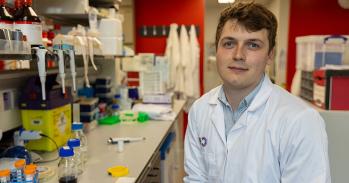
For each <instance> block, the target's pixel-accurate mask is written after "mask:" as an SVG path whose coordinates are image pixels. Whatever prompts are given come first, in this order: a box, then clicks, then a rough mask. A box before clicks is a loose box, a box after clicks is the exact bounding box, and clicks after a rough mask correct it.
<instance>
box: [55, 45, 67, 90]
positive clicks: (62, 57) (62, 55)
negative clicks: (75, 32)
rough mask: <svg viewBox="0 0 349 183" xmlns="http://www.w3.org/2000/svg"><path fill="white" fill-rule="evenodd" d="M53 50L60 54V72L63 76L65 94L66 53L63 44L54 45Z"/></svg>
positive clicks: (62, 85)
mask: <svg viewBox="0 0 349 183" xmlns="http://www.w3.org/2000/svg"><path fill="white" fill-rule="evenodd" d="M53 51H54V53H55V54H57V56H58V73H59V77H60V78H61V87H62V93H63V94H65V72H64V69H65V65H64V64H65V53H64V50H63V49H62V45H54V46H53Z"/></svg>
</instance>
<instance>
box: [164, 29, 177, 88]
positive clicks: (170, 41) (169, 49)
mask: <svg viewBox="0 0 349 183" xmlns="http://www.w3.org/2000/svg"><path fill="white" fill-rule="evenodd" d="M177 29H178V25H177V24H171V25H170V32H169V35H168V38H167V43H166V50H165V56H166V57H167V58H168V60H169V62H168V63H169V68H170V75H169V82H168V84H167V87H166V88H167V89H171V88H175V86H176V83H177V82H176V81H177V68H178V65H179V64H180V50H179V38H178V32H177Z"/></svg>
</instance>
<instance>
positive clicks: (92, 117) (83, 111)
mask: <svg viewBox="0 0 349 183" xmlns="http://www.w3.org/2000/svg"><path fill="white" fill-rule="evenodd" d="M98 112H99V111H98V98H82V99H81V100H80V121H81V122H83V123H85V124H86V125H87V124H92V123H96V120H97V118H98ZM86 125H85V126H86ZM87 126H88V125H87Z"/></svg>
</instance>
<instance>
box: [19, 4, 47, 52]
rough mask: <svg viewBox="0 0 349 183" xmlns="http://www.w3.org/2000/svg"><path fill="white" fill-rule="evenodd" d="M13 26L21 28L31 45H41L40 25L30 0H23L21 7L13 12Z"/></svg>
mask: <svg viewBox="0 0 349 183" xmlns="http://www.w3.org/2000/svg"><path fill="white" fill-rule="evenodd" d="M13 28H14V29H19V30H21V31H22V32H23V34H24V35H26V36H27V40H28V42H29V43H30V44H31V45H32V46H39V45H42V25H41V21H40V18H39V17H38V15H37V14H36V13H35V11H34V10H33V8H32V0H23V6H22V8H19V9H18V10H17V11H16V13H15V17H14V25H13Z"/></svg>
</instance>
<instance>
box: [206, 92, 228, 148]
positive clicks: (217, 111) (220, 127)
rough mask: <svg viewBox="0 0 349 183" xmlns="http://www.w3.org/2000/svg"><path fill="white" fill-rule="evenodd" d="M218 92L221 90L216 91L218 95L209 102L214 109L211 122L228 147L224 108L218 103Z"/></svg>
mask: <svg viewBox="0 0 349 183" xmlns="http://www.w3.org/2000/svg"><path fill="white" fill-rule="evenodd" d="M218 88H219V87H218ZM218 92H219V89H217V90H216V93H215V94H214V95H213V96H212V97H211V99H210V101H209V103H210V105H211V107H212V108H213V109H212V111H213V112H212V115H211V122H212V123H213V126H214V127H215V129H216V131H217V132H218V134H219V137H220V138H221V140H222V142H223V144H224V145H226V138H225V125H224V115H223V108H222V106H221V105H219V102H218Z"/></svg>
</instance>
